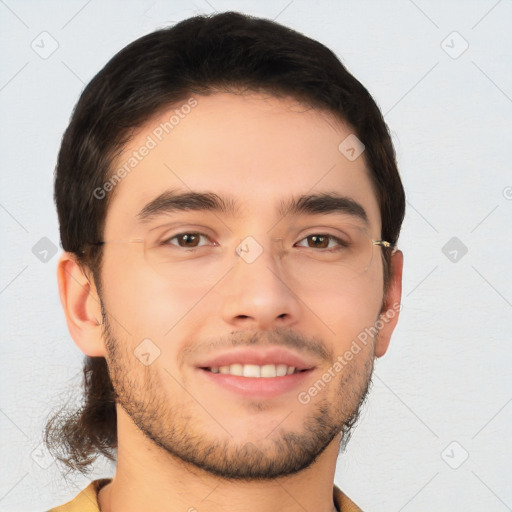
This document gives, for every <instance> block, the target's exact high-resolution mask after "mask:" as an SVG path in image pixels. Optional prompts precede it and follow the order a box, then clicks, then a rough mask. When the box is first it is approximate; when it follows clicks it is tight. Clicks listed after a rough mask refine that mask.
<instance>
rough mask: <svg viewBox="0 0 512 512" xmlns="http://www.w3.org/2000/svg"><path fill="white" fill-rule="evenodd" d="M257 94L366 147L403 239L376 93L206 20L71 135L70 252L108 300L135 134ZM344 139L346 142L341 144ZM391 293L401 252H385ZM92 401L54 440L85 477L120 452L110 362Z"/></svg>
mask: <svg viewBox="0 0 512 512" xmlns="http://www.w3.org/2000/svg"><path fill="white" fill-rule="evenodd" d="M234 91H238V92H240V91H242V92H243V91H249V92H261V93H265V94H270V95H273V96H276V97H291V98H294V99H296V100H298V101H299V102H301V103H303V104H305V105H308V106H310V107H312V108H314V109H319V110H323V111H327V112H329V113H331V114H333V115H334V116H335V117H336V118H337V119H339V120H341V121H343V122H344V123H345V124H346V125H348V126H349V127H350V130H351V131H353V133H354V134H355V135H356V136H357V137H358V138H359V139H360V140H361V141H362V143H363V144H364V146H365V150H364V153H363V154H362V158H364V161H365V164H366V166H367V168H368V171H369V176H370V180H371V183H372V188H373V190H374V192H375V194H376V198H377V202H378V206H379V210H380V214H381V219H382V232H381V237H382V238H383V239H385V240H387V241H389V242H391V243H393V244H395V243H396V242H397V240H398V236H399V232H400V228H401V225H402V222H403V219H404V214H405V193H404V189H403V186H402V182H401V180H400V176H399V173H398V169H397V164H396V157H395V151H394V148H393V144H392V141H391V137H390V134H389V131H388V128H387V125H386V123H385V121H384V118H383V116H382V114H381V112H380V110H379V108H378V106H377V105H376V103H375V101H374V100H373V98H372V96H371V95H370V93H369V92H368V91H367V90H366V88H365V87H364V86H363V85H362V84H361V83H360V82H359V81H358V80H357V79H356V78H355V77H354V76H353V75H351V74H350V73H349V72H348V71H347V69H346V68H345V67H344V65H343V64H342V63H341V62H340V60H339V59H338V58H337V57H336V55H335V54H334V53H333V52H332V51H331V50H329V49H328V48H327V47H325V46H324V45H322V44H321V43H319V42H318V41H315V40H313V39H311V38H309V37H306V36H305V35H303V34H301V33H299V32H296V31H294V30H292V29H290V28H287V27H285V26H283V25H280V24H278V23H276V22H273V21H270V20H267V19H261V18H256V17H252V16H248V15H245V14H241V13H237V12H223V13H220V14H215V15H211V16H206V15H202V16H195V17H192V18H188V19H186V20H184V21H181V22H180V23H177V24H176V25H174V26H172V27H169V28H164V29H161V30H157V31H155V32H152V33H150V34H148V35H145V36H143V37H141V38H139V39H137V40H136V41H134V42H132V43H131V44H129V45H128V46H126V47H125V48H123V49H122V50H121V51H120V52H119V53H117V54H116V55H115V56H114V57H113V58H112V59H111V60H110V61H109V62H108V63H107V64H106V65H105V67H104V68H103V69H102V70H101V71H100V72H99V73H98V74H97V75H96V76H95V77H94V78H93V79H92V80H91V82H90V83H89V84H88V85H87V87H86V88H85V89H84V91H83V93H82V95H81V96H80V99H79V101H78V103H77V105H76V107H75V109H74V112H73V115H72V118H71V120H70V123H69V126H68V128H67V129H66V131H65V133H64V136H63V139H62V144H61V148H60V152H59V156H58V162H57V166H56V171H55V193H54V198H55V203H56V206H57V212H58V218H59V225H60V238H61V245H62V247H63V249H64V250H65V251H68V252H71V253H73V254H74V255H75V256H76V258H77V261H78V262H79V264H80V265H81V266H83V267H84V268H87V269H90V270H91V271H92V275H93V277H94V281H95V283H96V287H97V289H98V293H101V279H100V274H101V258H102V247H101V246H100V245H94V244H93V243H94V242H96V241H100V240H103V231H104V226H105V220H106V215H107V210H108V205H109V203H110V201H111V199H112V194H109V195H107V196H106V197H105V199H97V198H96V197H95V194H94V191H95V190H97V189H98V187H102V186H103V185H104V184H105V183H106V182H107V181H108V180H109V179H111V177H112V175H113V173H114V171H115V170H114V169H113V162H114V161H115V158H116V156H117V155H119V153H120V152H121V151H122V149H123V147H124V146H125V144H126V143H127V142H128V141H129V140H130V138H131V137H132V136H133V134H134V132H135V130H136V129H137V128H140V127H141V126H142V125H143V124H144V123H146V122H147V121H149V120H150V119H151V118H153V117H154V116H157V115H158V114H160V113H163V112H164V111H166V110H167V109H169V108H171V107H172V106H174V105H177V104H179V103H180V102H183V101H184V100H186V99H187V98H189V97H190V95H192V94H197V95H209V94H213V93H216V92H234ZM340 142H341V141H340ZM381 252H382V261H383V267H384V292H386V291H387V289H388V285H389V283H390V277H391V269H390V257H391V254H390V251H381ZM83 375H84V392H85V402H84V404H83V406H82V408H81V409H80V410H79V411H75V412H74V413H73V414H72V415H68V416H67V417H65V416H62V415H60V416H54V417H53V418H51V419H50V420H49V422H48V423H47V425H46V430H45V439H46V442H47V445H48V447H49V448H50V449H51V450H52V451H53V452H54V453H56V457H57V458H58V459H59V460H60V461H61V462H64V463H65V464H66V465H67V466H69V467H70V468H72V469H74V470H79V471H82V472H85V471H86V469H87V467H88V466H89V465H90V464H91V463H92V462H93V461H94V460H95V459H96V457H97V456H98V455H99V454H103V455H105V456H107V457H108V458H110V459H111V460H114V456H113V455H112V453H113V450H114V449H115V448H116V447H117V419H116V412H115V396H114V390H113V388H112V383H111V381H110V378H109V374H108V368H107V365H106V361H105V359H104V358H102V357H99V358H98V357H87V356H86V358H85V363H84V368H83Z"/></svg>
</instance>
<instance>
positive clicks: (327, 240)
mask: <svg viewBox="0 0 512 512" xmlns="http://www.w3.org/2000/svg"><path fill="white" fill-rule="evenodd" d="M304 241H306V244H307V245H304V243H303V242H304ZM297 245H299V246H300V247H308V248H310V249H334V248H336V247H340V246H341V247H345V246H346V245H347V244H346V243H345V242H343V240H340V239H339V238H337V237H335V236H332V235H322V234H314V235H309V236H307V237H305V238H303V239H302V240H301V241H300V242H298V243H297Z"/></svg>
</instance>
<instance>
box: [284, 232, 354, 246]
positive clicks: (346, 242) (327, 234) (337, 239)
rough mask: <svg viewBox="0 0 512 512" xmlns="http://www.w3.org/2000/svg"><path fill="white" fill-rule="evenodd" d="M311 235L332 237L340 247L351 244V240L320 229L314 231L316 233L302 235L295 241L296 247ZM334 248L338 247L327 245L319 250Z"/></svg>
mask: <svg viewBox="0 0 512 512" xmlns="http://www.w3.org/2000/svg"><path fill="white" fill-rule="evenodd" d="M310 236H325V237H327V238H330V239H331V240H334V241H335V242H336V243H337V244H338V247H345V246H346V245H347V244H349V243H350V242H348V241H346V240H343V239H342V238H340V237H338V236H336V235H332V234H330V233H323V232H321V231H318V232H314V233H310V234H309V235H306V236H304V237H302V238H301V239H300V240H299V241H298V242H295V244H293V245H294V247H295V245H297V244H298V243H300V242H302V241H304V240H306V239H307V238H309V237H310ZM299 247H304V248H305V249H315V248H314V247H307V246H303V245H301V246H299ZM330 249H331V250H332V249H336V247H325V248H320V249H319V250H321V251H322V250H323V251H327V250H330Z"/></svg>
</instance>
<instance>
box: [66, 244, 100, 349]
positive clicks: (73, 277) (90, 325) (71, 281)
mask: <svg viewBox="0 0 512 512" xmlns="http://www.w3.org/2000/svg"><path fill="white" fill-rule="evenodd" d="M57 281H58V284H59V296H60V302H61V304H62V308H63V309H64V313H65V315H66V323H67V325H68V330H69V333H70V334H71V337H72V338H73V340H74V341H75V343H76V344H77V346H78V348H79V349H80V350H81V351H82V352H83V353H84V354H86V355H88V356H92V357H97V356H103V357H104V356H105V354H106V351H105V346H104V343H103V329H102V324H101V320H102V318H101V303H100V299H99V297H98V294H97V291H96V286H95V284H94V279H93V278H92V273H91V275H86V274H85V273H84V270H82V267H81V266H80V265H79V264H78V262H77V260H76V256H75V255H74V254H72V253H69V252H65V253H64V254H62V256H61V257H60V258H59V262H58V264H57Z"/></svg>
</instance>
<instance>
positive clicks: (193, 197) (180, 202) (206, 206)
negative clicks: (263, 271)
mask: <svg viewBox="0 0 512 512" xmlns="http://www.w3.org/2000/svg"><path fill="white" fill-rule="evenodd" d="M239 209H240V206H239V203H238V202H237V201H236V200H235V199H234V198H232V197H221V196H219V195H218V194H216V193H214V192H194V191H190V192H180V191H178V190H166V191H165V192H163V193H162V194H160V195H159V196H157V197H156V198H154V199H153V200H151V201H150V202H149V203H147V204H146V205H145V206H144V207H143V208H142V210H141V211H140V212H139V213H138V214H137V218H138V220H139V221H140V222H142V223H146V222H149V221H150V220H151V219H153V218H155V217H157V216H159V215H163V214H169V213H176V212H179V211H211V212H215V213H220V214H224V215H227V216H232V217H234V216H236V215H237V213H238V212H239ZM278 213H279V215H281V216H282V217H285V216H287V215H306V214H313V215H315V214H332V213H340V214H345V215H349V216H351V217H355V218H357V219H359V220H360V221H362V222H363V223H364V224H365V225H367V226H368V225H369V220H368V215H367V213H366V210H365V209H364V208H363V206H362V205H361V204H360V203H358V202H357V201H355V200H354V199H352V198H350V197H346V196H342V195H339V194H335V193H319V194H306V195H302V196H298V197H291V198H289V199H288V200H286V201H281V203H280V205H279V208H278Z"/></svg>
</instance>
